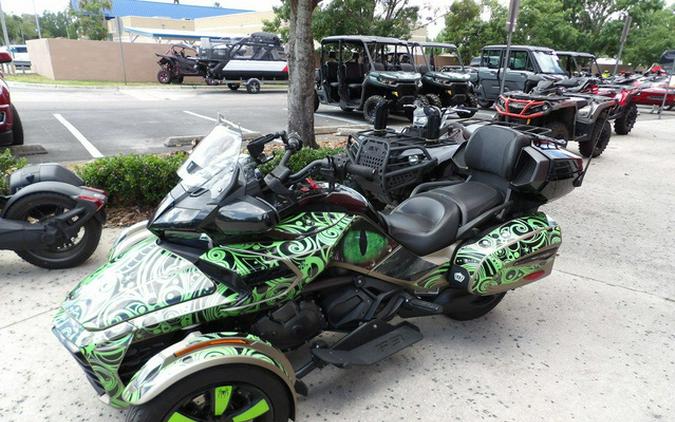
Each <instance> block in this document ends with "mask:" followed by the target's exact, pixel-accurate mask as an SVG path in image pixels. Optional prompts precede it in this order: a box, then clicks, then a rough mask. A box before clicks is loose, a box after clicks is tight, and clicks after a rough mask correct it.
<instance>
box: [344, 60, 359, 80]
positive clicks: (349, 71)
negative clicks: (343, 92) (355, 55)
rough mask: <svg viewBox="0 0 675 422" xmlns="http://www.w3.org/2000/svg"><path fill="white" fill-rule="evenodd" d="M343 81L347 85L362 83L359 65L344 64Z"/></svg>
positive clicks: (353, 63) (352, 63)
mask: <svg viewBox="0 0 675 422" xmlns="http://www.w3.org/2000/svg"><path fill="white" fill-rule="evenodd" d="M345 80H346V81H347V82H348V83H351V82H361V81H363V72H362V70H361V64H360V63H355V62H347V63H345Z"/></svg>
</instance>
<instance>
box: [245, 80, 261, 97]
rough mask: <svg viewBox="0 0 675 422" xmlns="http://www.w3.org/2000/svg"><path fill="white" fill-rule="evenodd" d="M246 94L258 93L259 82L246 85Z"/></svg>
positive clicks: (250, 82) (253, 81) (254, 81)
mask: <svg viewBox="0 0 675 422" xmlns="http://www.w3.org/2000/svg"><path fill="white" fill-rule="evenodd" d="M246 92H248V93H249V94H257V93H259V92H260V81H256V80H252V81H248V82H247V83H246Z"/></svg>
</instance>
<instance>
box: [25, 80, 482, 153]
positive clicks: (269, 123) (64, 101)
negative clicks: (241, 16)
mask: <svg viewBox="0 0 675 422" xmlns="http://www.w3.org/2000/svg"><path fill="white" fill-rule="evenodd" d="M12 99H13V101H14V102H15V104H16V107H17V109H18V110H19V112H20V114H21V117H22V119H23V121H24V126H25V134H26V144H33V145H35V144H39V145H41V146H43V147H44V148H45V150H46V151H47V154H42V155H35V156H31V157H30V158H29V159H30V161H32V162H47V161H57V162H67V161H80V160H88V159H91V158H94V157H97V156H108V155H115V154H123V153H130V152H138V153H149V152H164V151H171V150H172V149H171V148H167V147H165V146H164V141H166V139H167V138H168V137H171V136H184V135H185V136H192V135H204V134H206V133H208V131H209V130H210V129H211V128H212V127H213V125H214V121H215V119H216V117H217V113H221V114H222V115H223V116H224V118H225V119H227V120H228V121H230V122H232V124H233V125H237V126H240V127H241V128H242V131H243V132H244V133H246V132H262V133H266V132H274V131H278V130H280V129H283V128H284V127H286V115H287V110H286V91H284V90H280V89H268V90H267V91H264V92H263V93H262V94H258V95H250V94H247V93H246V92H245V91H243V90H242V91H237V92H231V91H230V90H228V89H227V88H225V87H218V88H198V89H190V88H183V89H176V88H156V89H152V88H128V89H73V88H49V87H44V88H42V87H37V88H36V87H24V86H13V87H12ZM263 110H264V111H263ZM481 114H484V115H486V116H489V115H490V113H489V112H481ZM315 119H316V120H315V124H316V126H332V127H334V126H350V125H363V124H364V123H365V121H364V120H363V117H362V115H361V113H358V112H353V113H345V112H343V111H342V110H340V109H339V108H336V107H330V106H321V107H320V108H319V111H318V112H317V114H316V117H315ZM405 121H406V120H405V119H404V118H403V117H401V116H392V118H391V124H392V126H396V125H397V124H398V126H400V125H401V124H403V123H405Z"/></svg>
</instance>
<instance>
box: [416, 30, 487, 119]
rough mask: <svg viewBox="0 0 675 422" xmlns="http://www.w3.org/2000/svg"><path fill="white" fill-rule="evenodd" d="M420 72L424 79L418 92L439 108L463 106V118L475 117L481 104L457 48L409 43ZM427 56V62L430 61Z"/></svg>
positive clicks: (447, 45) (426, 43) (425, 43)
mask: <svg viewBox="0 0 675 422" xmlns="http://www.w3.org/2000/svg"><path fill="white" fill-rule="evenodd" d="M410 47H411V49H412V55H413V59H414V62H415V68H416V70H417V72H419V73H420V74H421V75H422V87H421V88H420V90H419V93H420V94H421V95H424V96H425V97H426V98H427V100H428V101H429V104H431V105H434V106H436V107H452V106H458V105H461V106H464V107H465V108H466V110H463V111H461V114H460V116H461V117H471V116H473V115H474V114H475V113H476V107H478V102H477V99H476V95H475V94H474V92H473V84H472V83H471V82H470V80H469V79H470V75H469V73H467V72H465V69H464V64H463V63H462V58H461V57H460V55H459V51H458V50H457V47H456V46H455V45H454V44H444V43H437V42H416V41H413V42H410ZM427 56H428V59H427Z"/></svg>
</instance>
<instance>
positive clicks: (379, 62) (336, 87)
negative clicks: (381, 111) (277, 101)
mask: <svg viewBox="0 0 675 422" xmlns="http://www.w3.org/2000/svg"><path fill="white" fill-rule="evenodd" d="M421 86H422V82H421V76H420V74H419V73H417V72H416V71H415V66H414V65H413V60H412V56H411V52H410V48H409V46H408V43H407V42H406V41H403V40H399V39H396V38H385V37H371V36H359V35H350V36H332V37H326V38H324V39H323V40H321V55H320V66H319V69H317V71H316V87H315V90H314V111H317V110H318V108H319V105H320V104H328V105H335V106H339V107H340V108H341V109H342V110H343V111H347V112H351V111H353V110H359V111H361V112H362V113H363V117H364V119H366V120H367V121H368V122H369V123H373V122H374V121H375V108H376V107H377V104H378V103H379V102H380V101H381V100H383V99H387V100H391V101H392V102H393V109H394V111H397V112H401V113H404V114H406V115H407V116H408V117H409V118H411V117H412V115H411V111H410V109H407V108H406V107H405V106H406V105H409V104H412V103H413V102H414V101H415V99H416V98H417V97H418V90H419V88H420V87H421Z"/></svg>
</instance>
